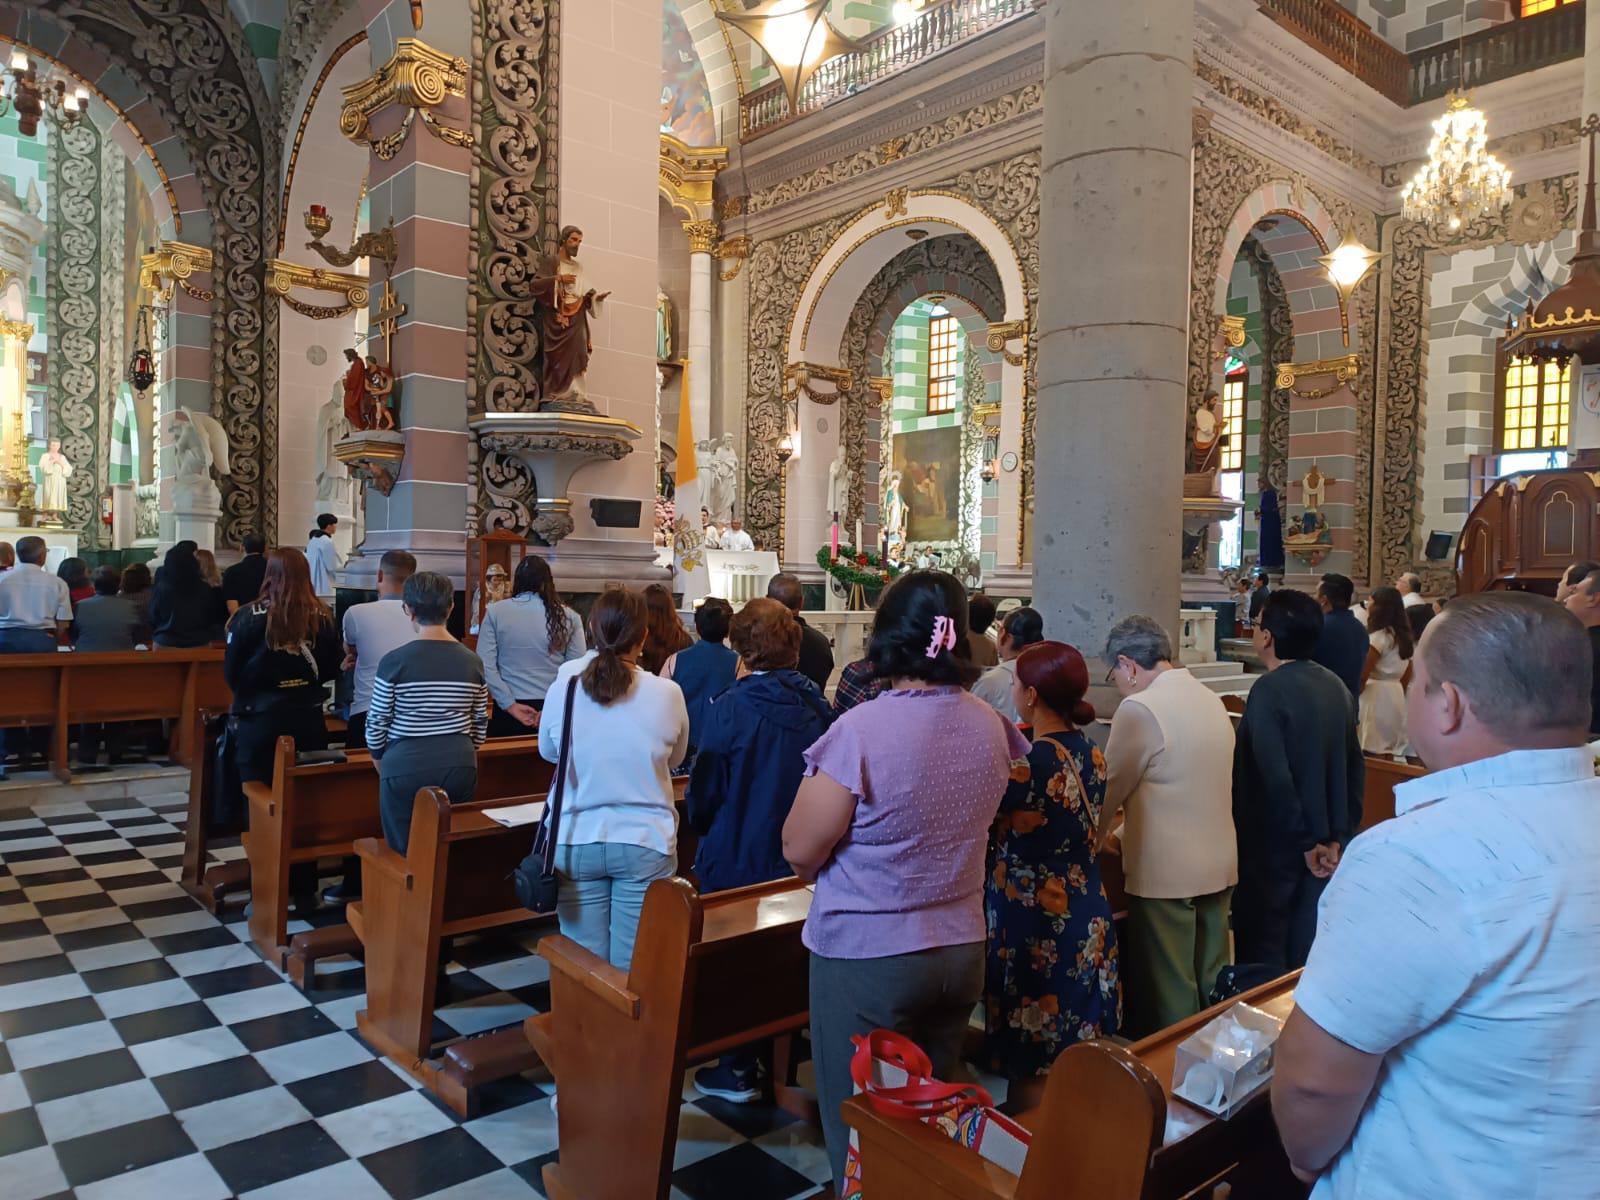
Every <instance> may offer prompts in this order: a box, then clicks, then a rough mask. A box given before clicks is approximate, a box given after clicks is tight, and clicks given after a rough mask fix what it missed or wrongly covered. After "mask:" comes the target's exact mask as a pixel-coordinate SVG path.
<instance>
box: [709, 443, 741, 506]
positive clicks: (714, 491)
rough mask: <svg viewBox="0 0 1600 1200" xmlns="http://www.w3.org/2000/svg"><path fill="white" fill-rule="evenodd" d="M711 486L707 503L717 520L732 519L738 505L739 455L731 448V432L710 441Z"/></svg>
mask: <svg viewBox="0 0 1600 1200" xmlns="http://www.w3.org/2000/svg"><path fill="white" fill-rule="evenodd" d="M710 448H711V487H710V494H709V497H708V498H709V500H710V501H711V503H709V504H708V505H707V507H708V508H710V509H711V512H712V515H713V516H715V517H716V519H717V520H718V521H724V522H726V521H730V520H732V519H733V510H734V509H735V508H737V507H738V505H739V456H738V455H737V454H735V453H734V450H733V434H731V433H725V434H723V435H722V441H721V442H720V443H717V442H713V443H710Z"/></svg>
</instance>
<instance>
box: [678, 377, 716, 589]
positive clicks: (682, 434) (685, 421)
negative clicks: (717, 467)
mask: <svg viewBox="0 0 1600 1200" xmlns="http://www.w3.org/2000/svg"><path fill="white" fill-rule="evenodd" d="M681 375H682V378H681V381H680V387H679V391H678V461H677V467H676V474H675V476H674V480H673V484H674V499H673V507H674V512H675V514H676V515H675V516H674V518H673V522H672V566H673V570H674V572H675V573H676V575H677V578H676V581H675V583H676V586H677V590H678V591H680V592H682V593H683V607H685V608H693V607H694V605H695V603H696V601H699V600H703V599H704V598H705V597H706V595H707V593H709V592H710V591H711V575H710V573H709V572H708V571H707V570H706V547H705V541H706V538H705V531H704V530H702V529H701V527H700V464H699V462H698V461H697V460H696V458H695V452H694V450H695V441H694V414H693V412H691V411H690V408H689V364H688V363H687V362H685V363H684V364H683V370H682V372H681Z"/></svg>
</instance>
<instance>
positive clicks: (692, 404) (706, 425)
mask: <svg viewBox="0 0 1600 1200" xmlns="http://www.w3.org/2000/svg"><path fill="white" fill-rule="evenodd" d="M683 229H684V232H685V233H687V234H688V235H689V345H688V355H687V357H688V359H689V412H690V414H691V416H692V417H693V419H694V436H695V438H696V440H699V439H701V438H708V437H710V436H711V434H712V428H711V269H712V258H711V252H712V251H713V250H714V249H715V248H716V244H717V223H716V222H715V221H685V222H684V223H683Z"/></svg>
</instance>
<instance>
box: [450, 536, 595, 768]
mask: <svg viewBox="0 0 1600 1200" xmlns="http://www.w3.org/2000/svg"><path fill="white" fill-rule="evenodd" d="M477 649H478V657H479V658H481V659H483V677H484V680H485V682H487V683H488V685H489V695H491V696H492V697H494V710H495V711H494V716H493V717H492V718H491V719H490V721H489V736H490V737H492V738H500V737H527V736H528V735H529V734H530V733H532V732H533V730H534V729H535V728H536V727H537V726H538V724H539V713H540V712H541V711H542V710H543V709H544V698H545V693H546V692H548V691H549V690H550V683H551V681H552V680H553V679H555V677H556V672H557V671H558V670H559V669H560V668H561V664H562V663H567V662H571V661H572V660H573V659H575V658H577V657H578V656H579V655H581V654H582V653H583V652H584V649H585V646H584V641H583V622H582V621H580V620H579V619H578V614H577V613H575V612H573V611H572V610H571V609H570V608H568V607H567V606H566V605H565V604H563V603H562V602H561V593H560V592H558V591H557V590H556V581H555V576H553V575H552V574H551V573H550V564H549V563H547V562H545V560H544V559H543V558H541V557H540V556H539V555H537V554H530V555H528V556H527V557H526V558H524V559H523V560H522V561H521V562H520V563H518V564H517V571H516V574H515V575H513V576H512V577H511V597H510V599H508V600H496V601H495V602H494V603H493V604H491V605H489V607H488V608H487V609H486V610H485V611H484V614H483V621H482V623H481V624H480V625H479V626H478V647H477Z"/></svg>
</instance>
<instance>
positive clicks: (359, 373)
mask: <svg viewBox="0 0 1600 1200" xmlns="http://www.w3.org/2000/svg"><path fill="white" fill-rule="evenodd" d="M344 360H345V362H346V363H347V364H348V365H347V366H346V368H345V372H344V379H343V381H342V386H343V388H344V419H345V421H346V422H347V423H348V424H349V426H350V428H351V429H352V430H355V429H365V428H366V427H367V414H366V411H365V408H366V397H367V368H366V364H364V363H363V362H362V361H361V355H359V354H357V353H356V352H355V351H354V350H346V351H345V352H344Z"/></svg>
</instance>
